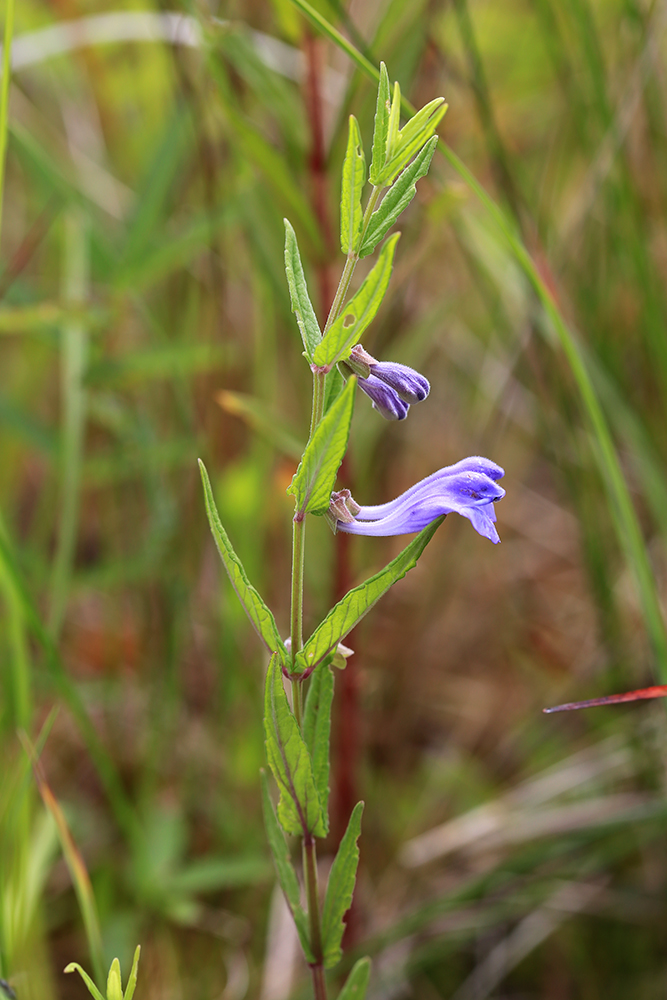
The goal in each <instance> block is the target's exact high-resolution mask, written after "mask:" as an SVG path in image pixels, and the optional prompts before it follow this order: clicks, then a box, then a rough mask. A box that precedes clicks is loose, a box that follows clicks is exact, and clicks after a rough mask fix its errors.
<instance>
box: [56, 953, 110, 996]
mask: <svg viewBox="0 0 667 1000" xmlns="http://www.w3.org/2000/svg"><path fill="white" fill-rule="evenodd" d="M65 972H78V973H79V975H80V976H81V978H82V979H83V981H84V983H85V984H86V986H87V987H88V992H89V993H91V994H92V996H94V997H95V1000H104V997H103V996H102V994H101V993H100V991H99V990H98V988H97V986H96V985H95V983H94V982H93V981H92V979H91V978H90V976H89V975H88V973H87V972H86V971H85V969H82V968H81V966H80V965H79V963H78V962H70V963H69V965H66V966H65Z"/></svg>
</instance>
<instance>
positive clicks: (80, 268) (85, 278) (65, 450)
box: [49, 206, 89, 639]
mask: <svg viewBox="0 0 667 1000" xmlns="http://www.w3.org/2000/svg"><path fill="white" fill-rule="evenodd" d="M87 228H88V227H87V220H86V217H85V216H84V214H83V212H82V211H81V209H80V208H78V207H75V206H73V207H72V208H70V210H69V211H68V212H67V214H66V216H65V254H64V268H65V273H64V276H63V298H64V300H65V302H67V303H69V304H72V305H74V306H81V305H83V303H84V302H85V300H86V298H87V293H88V283H89V274H88V271H89V259H88V258H89V250H88V232H87ZM87 348H88V338H87V332H86V327H85V324H84V323H82V322H81V321H80V320H78V319H69V320H67V321H66V323H65V324H64V325H63V329H62V340H61V350H62V353H61V393H62V407H63V417H62V438H61V475H62V486H61V491H62V492H61V507H60V521H59V525H58V547H57V550H56V556H55V560H54V564H53V571H52V576H51V600H50V605H49V607H50V612H49V631H50V632H51V635H52V636H53V637H54V638H56V639H57V638H58V636H59V634H60V631H61V629H62V624H63V620H64V617H65V610H66V607H67V597H68V591H69V584H70V578H71V575H72V566H73V563H74V556H75V550H76V537H77V525H78V519H79V505H80V495H79V494H80V486H81V463H82V454H83V438H84V429H85V411H86V390H85V387H84V374H85V369H86V356H87Z"/></svg>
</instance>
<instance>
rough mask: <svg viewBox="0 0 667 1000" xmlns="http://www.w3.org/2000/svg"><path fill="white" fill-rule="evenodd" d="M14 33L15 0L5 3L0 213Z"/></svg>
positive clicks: (0, 104) (0, 105)
mask: <svg viewBox="0 0 667 1000" xmlns="http://www.w3.org/2000/svg"><path fill="white" fill-rule="evenodd" d="M13 34H14V0H7V3H6V5H5V32H4V41H3V46H2V83H1V84H0V214H1V210H2V195H3V190H4V183H5V157H6V153H7V121H8V111H9V81H10V76H11V69H12V36H13Z"/></svg>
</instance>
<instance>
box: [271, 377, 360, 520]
mask: <svg viewBox="0 0 667 1000" xmlns="http://www.w3.org/2000/svg"><path fill="white" fill-rule="evenodd" d="M356 382H357V380H356V379H355V378H350V379H349V380H348V383H347V385H346V386H345V388H344V389H343V391H342V392H341V394H340V396H339V397H338V399H337V400H336V402H335V403H333V405H332V406H331V407H330V408H329V410H328V411H327V413H326V414H325V416H324V417H323V418H322V420H320V422H319V424H318V425H317V427H316V428H315V433H314V434H313V436H312V438H311V439H310V441H309V442H308V444H307V445H306V450H305V452H304V453H303V458H302V459H301V463H300V465H299V468H298V469H297V470H296V472H295V474H294V478H293V479H292V483H291V485H290V486H289V488H288V490H287V492H288V493H291V494H292V495H293V496H294V497H295V498H296V509H297V511H300V512H301V513H303V514H305V513H308V512H309V511H310V512H311V513H313V514H324V513H326V511H327V510H328V509H329V501H330V499H331V491H332V490H333V488H334V485H335V482H336V476H337V474H338V468H339V466H340V463H341V462H342V460H343V455H344V454H345V449H346V448H347V442H348V438H349V436H350V423H351V422H352V410H353V409H354V388H355V385H356Z"/></svg>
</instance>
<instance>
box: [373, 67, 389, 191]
mask: <svg viewBox="0 0 667 1000" xmlns="http://www.w3.org/2000/svg"><path fill="white" fill-rule="evenodd" d="M390 110H391V99H390V97H389V74H388V73H387V67H386V66H385V64H384V63H383V62H381V63H380V83H379V86H378V97H377V105H376V107H375V127H374V129H373V155H372V159H371V169H370V182H371V184H375V185H377V183H378V179H379V177H380V173H381V171H382V168H383V167H384V161H385V155H386V152H387V135H388V134H389V112H390Z"/></svg>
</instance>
